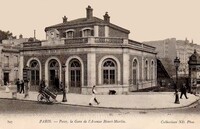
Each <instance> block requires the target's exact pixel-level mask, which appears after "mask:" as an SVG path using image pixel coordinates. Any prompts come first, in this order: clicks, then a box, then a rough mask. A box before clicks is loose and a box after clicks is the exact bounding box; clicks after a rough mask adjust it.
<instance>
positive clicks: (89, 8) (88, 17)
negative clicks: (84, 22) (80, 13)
mask: <svg viewBox="0 0 200 129" xmlns="http://www.w3.org/2000/svg"><path fill="white" fill-rule="evenodd" d="M86 13H87V14H86V15H87V19H91V18H92V17H93V9H92V8H91V7H90V6H89V5H88V7H87V8H86Z"/></svg>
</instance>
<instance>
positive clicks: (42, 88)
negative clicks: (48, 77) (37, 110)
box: [39, 80, 46, 93]
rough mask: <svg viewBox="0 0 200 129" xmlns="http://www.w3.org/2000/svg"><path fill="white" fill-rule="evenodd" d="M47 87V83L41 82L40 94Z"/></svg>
mask: <svg viewBox="0 0 200 129" xmlns="http://www.w3.org/2000/svg"><path fill="white" fill-rule="evenodd" d="M45 87H46V85H45V81H44V80H41V82H40V87H39V93H42V92H43V91H44V88H45Z"/></svg>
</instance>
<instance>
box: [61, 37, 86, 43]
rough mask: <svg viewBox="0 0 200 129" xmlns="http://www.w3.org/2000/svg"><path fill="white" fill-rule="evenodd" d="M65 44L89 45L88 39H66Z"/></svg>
mask: <svg viewBox="0 0 200 129" xmlns="http://www.w3.org/2000/svg"><path fill="white" fill-rule="evenodd" d="M64 41H65V44H70V43H87V42H88V38H73V39H64Z"/></svg>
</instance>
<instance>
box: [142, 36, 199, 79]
mask: <svg viewBox="0 0 200 129" xmlns="http://www.w3.org/2000/svg"><path fill="white" fill-rule="evenodd" d="M143 43H145V44H148V45H152V46H154V47H156V52H157V53H158V54H157V57H158V58H159V59H160V60H161V61H162V63H163V65H164V66H165V68H166V70H167V71H168V73H169V74H170V75H171V76H173V75H175V67H174V63H173V61H174V59H175V58H176V57H178V58H179V59H180V67H179V70H178V74H179V75H180V76H188V74H189V66H188V61H189V57H190V56H191V55H192V53H193V52H194V49H196V51H197V52H200V45H197V44H195V43H193V41H192V42H189V41H188V40H187V38H186V39H185V40H176V38H171V39H165V40H158V41H146V42H143Z"/></svg>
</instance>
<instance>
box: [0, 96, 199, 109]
mask: <svg viewBox="0 0 200 129" xmlns="http://www.w3.org/2000/svg"><path fill="white" fill-rule="evenodd" d="M0 99H8V100H17V101H31V102H37V101H36V100H26V99H13V98H0ZM199 100H200V98H198V99H197V100H196V101H194V102H192V103H190V104H188V105H184V106H179V107H166V108H122V107H102V106H90V105H79V104H68V103H66V102H57V103H53V104H60V105H68V106H76V107H78V106H79V107H92V108H101V109H103V108H104V109H118V110H170V109H182V108H189V107H194V106H196V104H197V103H198V101H199ZM37 103H39V102H37ZM41 104H42V103H41ZM46 104H47V103H46Z"/></svg>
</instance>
